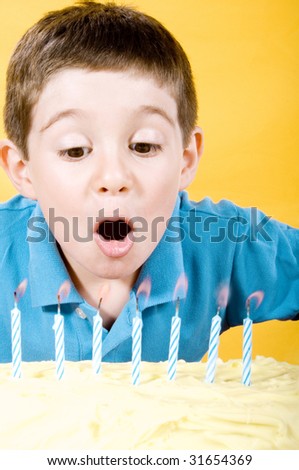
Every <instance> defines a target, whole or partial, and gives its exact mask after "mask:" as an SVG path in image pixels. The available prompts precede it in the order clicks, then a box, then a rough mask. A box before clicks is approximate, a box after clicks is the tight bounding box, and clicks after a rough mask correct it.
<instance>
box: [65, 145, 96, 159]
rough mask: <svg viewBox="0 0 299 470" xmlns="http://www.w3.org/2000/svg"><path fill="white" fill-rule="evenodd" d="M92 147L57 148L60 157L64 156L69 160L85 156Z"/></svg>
mask: <svg viewBox="0 0 299 470" xmlns="http://www.w3.org/2000/svg"><path fill="white" fill-rule="evenodd" d="M91 151H92V149H90V148H88V147H72V148H69V149H65V150H59V152H58V153H59V156H60V157H66V158H67V159H69V160H79V159H80V158H82V157H86V156H87V155H88V154H89V153H90V152H91Z"/></svg>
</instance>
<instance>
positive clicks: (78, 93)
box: [32, 68, 178, 126]
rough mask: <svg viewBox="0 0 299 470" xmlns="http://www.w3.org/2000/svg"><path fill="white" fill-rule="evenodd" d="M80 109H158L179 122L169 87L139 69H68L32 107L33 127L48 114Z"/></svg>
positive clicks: (56, 78)
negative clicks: (138, 70)
mask: <svg viewBox="0 0 299 470" xmlns="http://www.w3.org/2000/svg"><path fill="white" fill-rule="evenodd" d="M67 109H79V110H82V111H86V112H90V113H91V114H92V113H96V114H98V115H100V114H101V113H102V112H105V113H106V114H107V112H108V113H110V112H111V113H115V112H123V113H127V114H130V113H134V112H136V111H138V110H139V111H140V112H141V111H143V112H144V113H147V112H148V111H149V110H152V111H154V113H155V110H156V113H157V114H161V115H162V116H163V114H164V117H165V118H166V119H167V118H168V119H169V121H171V122H172V123H174V124H175V125H176V124H177V119H178V116H177V115H178V113H177V104H176V100H175V99H174V96H173V93H172V90H171V89H170V87H165V86H163V87H162V86H161V85H159V83H158V82H157V81H156V80H155V79H154V78H152V77H150V76H147V75H144V74H141V73H138V72H113V71H103V70H102V71H89V70H85V69H75V68H74V69H65V70H62V71H59V72H57V73H56V74H54V75H53V76H52V77H51V78H50V79H49V80H48V82H47V83H46V85H45V86H44V88H43V90H42V92H41V93H40V95H39V98H38V101H37V103H36V104H35V106H34V107H33V123H32V124H33V126H35V125H36V124H37V122H39V123H40V122H41V120H43V119H44V118H45V117H47V118H49V117H50V116H51V115H55V114H57V113H63V112H64V111H65V110H67Z"/></svg>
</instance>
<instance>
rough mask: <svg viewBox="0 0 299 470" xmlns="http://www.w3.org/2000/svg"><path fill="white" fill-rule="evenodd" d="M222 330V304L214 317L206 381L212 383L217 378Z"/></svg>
mask: <svg viewBox="0 0 299 470" xmlns="http://www.w3.org/2000/svg"><path fill="white" fill-rule="evenodd" d="M220 330H221V316H220V306H219V307H218V309H217V313H216V315H215V316H214V317H213V318H212V324H211V331H210V341H209V352H208V363H207V371H206V382H209V383H212V382H214V379H215V371H216V362H217V357H218V346H219V335H220Z"/></svg>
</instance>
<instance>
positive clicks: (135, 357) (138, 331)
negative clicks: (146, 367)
mask: <svg viewBox="0 0 299 470" xmlns="http://www.w3.org/2000/svg"><path fill="white" fill-rule="evenodd" d="M141 342H142V319H141V313H140V310H139V307H138V297H136V315H135V317H134V318H133V329H132V383H133V385H139V383H140V366H141Z"/></svg>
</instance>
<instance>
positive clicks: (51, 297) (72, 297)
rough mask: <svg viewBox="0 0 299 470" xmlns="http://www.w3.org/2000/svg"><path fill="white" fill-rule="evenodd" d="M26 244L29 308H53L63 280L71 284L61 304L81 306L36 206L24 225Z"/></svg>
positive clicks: (40, 211)
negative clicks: (28, 261) (30, 304)
mask: <svg viewBox="0 0 299 470" xmlns="http://www.w3.org/2000/svg"><path fill="white" fill-rule="evenodd" d="M27 241H28V244H29V253H30V265H29V282H30V287H31V299H32V307H42V306H46V305H57V293H58V290H59V288H60V286H61V285H62V283H63V282H64V281H65V280H67V279H68V280H69V281H70V283H71V291H70V293H69V295H68V297H67V298H66V299H62V301H61V303H62V304H63V303H81V302H83V299H82V297H81V296H80V294H79V293H78V291H77V290H76V288H75V286H74V285H73V283H72V281H71V279H70V276H69V274H68V271H67V269H66V267H65V265H64V263H63V262H62V259H61V256H60V254H59V251H58V247H57V244H56V242H55V239H54V237H53V234H52V232H51V231H50V229H49V226H48V224H47V222H46V220H45V218H44V215H43V213H42V210H41V208H40V206H39V204H38V203H37V205H36V207H35V209H34V211H33V213H32V215H31V217H30V220H29V222H28V228H27Z"/></svg>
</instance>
